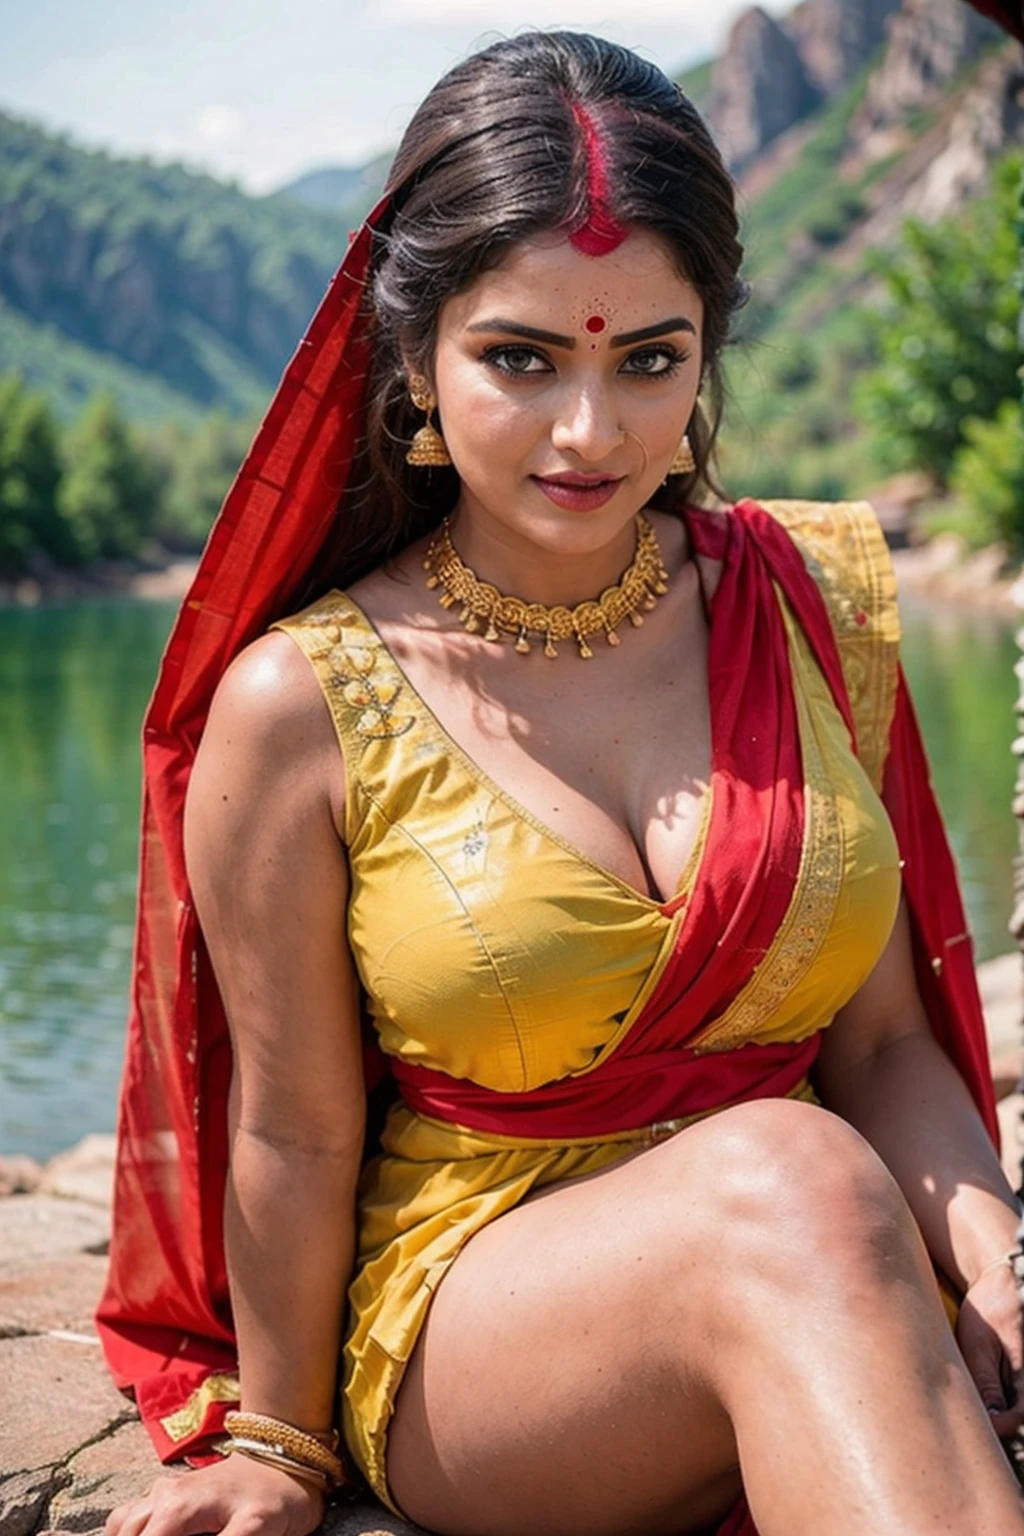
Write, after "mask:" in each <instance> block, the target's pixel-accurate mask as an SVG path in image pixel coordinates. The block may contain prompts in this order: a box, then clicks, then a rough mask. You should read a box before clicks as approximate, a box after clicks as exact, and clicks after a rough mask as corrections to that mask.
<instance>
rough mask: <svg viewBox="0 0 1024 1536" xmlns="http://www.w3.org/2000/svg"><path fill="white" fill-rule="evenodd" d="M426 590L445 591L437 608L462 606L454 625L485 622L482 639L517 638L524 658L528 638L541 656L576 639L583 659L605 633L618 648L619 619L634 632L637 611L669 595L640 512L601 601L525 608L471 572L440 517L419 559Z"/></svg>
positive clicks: (474, 626) (472, 628)
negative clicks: (540, 647)
mask: <svg viewBox="0 0 1024 1536" xmlns="http://www.w3.org/2000/svg"><path fill="white" fill-rule="evenodd" d="M423 569H424V570H425V571H426V572H427V586H428V587H430V588H431V590H432V591H433V590H434V589H435V588H437V587H442V588H443V589H444V590H443V591H442V593H441V596H440V598H439V599H438V601H439V602H440V604H441V607H442V608H454V606H455V604H456V603H461V604H462V610H461V612H460V613H459V615H458V618H459V623H460V624H461V625H462V627H463V629H465V630H467V631H468V632H469V634H471V635H472V634H476V632H477V631H478V630H479V628H480V624H481V621H482V620H484V621H486V625H487V627H486V629H485V630H484V639H485V640H500V639H501V638H502V635H503V634H506V635H515V636H516V650H517V651H518V652H519V653H520V655H522V656H525V655H526V654H527V652H529V651H530V650H532V649H533V647H532V646H531V645H530V642H529V640H528V639H527V638H526V637H527V635H528V634H531V633H532V634H537V635H542V636H543V637H544V655H545V656H557V655H558V652H557V650H556V649H555V644H554V642H555V641H556V640H570V639H571V640H575V641H576V644H577V646H578V648H579V653H580V655H581V656H583V657H589V656H592V655H593V654H594V653H593V651H592V650H591V649H590V646H589V645H588V644H587V639H588V637H589V636H591V635H596V634H600V633H601V632H602V631H603V633H604V637H605V639H606V640H607V641H608V644H609V645H619V644H621V640H620V637H619V636H618V635H617V634H616V633H615V631H616V630H617V629H618V627H619V625H620V624H621V623H622V622H623V620H624V619H629V621H630V623H631V624H633V625H634V626H635V627H636V628H639V627H640V625H641V624H642V623H643V622H644V619H643V613H642V612H641V611H640V610H641V609H643V610H645V611H648V612H649V611H650V609H652V608H653V607H654V605H655V603H656V602H657V600H658V598H659V597H662V596H664V594H665V593H666V592H667V591H668V572H667V571H666V569H665V565H664V562H663V560H662V558H661V550H660V549H659V548H658V540H657V537H656V536H655V532H654V529H653V528H652V527H651V525H650V523H649V522H648V521H647V519H646V517H644V515H643V513H642V512H638V513H637V515H636V554H635V555H634V556H633V561H632V564H631V565H630V566H629V568H628V569H627V570H626V571H624V572H623V574H622V576H621V578H620V579H619V581H618V583H617V584H616V585H615V586H614V587H605V589H604V591H603V592H602V593H601V595H600V597H598V598H593V599H590V600H588V601H587V602H585V603H577V604H576V606H575V608H567V607H565V606H564V605H563V604H561V603H558V604H556V605H555V606H554V607H552V608H549V607H548V606H547V605H546V604H545V603H526V602H524V601H523V599H522V598H521V597H509V596H507V595H506V594H505V593H503V592H499V591H498V589H497V587H492V586H491V584H490V582H487V581H481V580H480V579H479V577H478V576H477V575H476V572H475V571H472V570H470V568H469V566H468V565H466V564H465V563H464V562H463V561H462V559H460V557H459V554H458V551H457V550H456V548H455V546H454V544H453V543H452V537H451V526H450V524H449V522H448V519H447V518H445V520H444V522H443V523H442V524H441V526H440V528H439V529H438V531H437V533H436V534H435V536H434V538H433V539H432V541H431V543H430V544H429V546H428V548H427V553H426V555H425V557H424V560H423Z"/></svg>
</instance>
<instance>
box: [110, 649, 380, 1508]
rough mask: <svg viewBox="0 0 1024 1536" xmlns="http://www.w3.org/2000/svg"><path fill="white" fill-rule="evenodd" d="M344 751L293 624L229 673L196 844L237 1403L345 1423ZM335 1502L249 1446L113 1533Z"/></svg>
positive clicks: (191, 858)
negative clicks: (214, 1044)
mask: <svg viewBox="0 0 1024 1536" xmlns="http://www.w3.org/2000/svg"><path fill="white" fill-rule="evenodd" d="M343 804H344V785H343V766H342V762H341V757H340V753H339V750H338V744H337V740H336V738H335V735H334V731H333V728H332V726H331V722H330V717H329V715H328V712H327V709H326V706H325V705H324V702H323V699H322V696H321V694H320V690H319V687H318V685H317V683H316V680H315V678H314V675H313V673H312V671H311V669H310V667H309V664H308V662H307V661H306V660H305V658H304V657H303V656H302V655H301V653H300V652H299V651H298V650H297V649H296V648H295V646H294V645H293V643H292V642H291V641H290V640H288V639H287V637H286V636H284V635H271V636H267V637H265V638H263V639H261V640H259V641H257V642H256V644H255V645H253V646H251V647H250V648H249V649H248V650H247V651H246V652H245V653H244V654H243V655H242V656H241V657H240V658H239V659H238V660H237V661H236V662H235V663H234V665H233V666H232V667H231V668H230V670H229V671H228V673H227V674H226V675H225V677H224V679H223V681H222V682H221V684H220V686H219V688H218V690H217V694H216V696H215V699H214V702H213V706H212V708H211V712H210V717H209V721H208V723H207V726H206V730H205V732H204V735H203V740H202V744H201V746H200V749H199V753H198V756H197V759H196V763H195V768H194V770H193V774H192V778H191V782H190V785H189V793H188V801H187V806H186V817H185V854H186V863H187V868H188V873H189V879H190V883H191V885H192V889H193V892H194V895H195V901H196V907H197V911H198V915H199V919H200V922H201V925H202V929H203V934H204V937H205V940H206V943H207V945H208V948H209V952H210V956H211V959H212V962H213V966H214V969H215V972H216V976H217V981H218V984H219V987H220V990H221V993H222V995H223V998H224V1003H225V1007H226V1010H227V1015H228V1021H229V1024H230V1029H231V1038H232V1045H233V1050H234V1077H233V1082H232V1091H231V1101H230V1108H229V1116H230V1127H229V1130H230V1172H229V1179H228V1187H227V1195H226V1208H225V1239H226V1252H227V1261H228V1270H229V1276H230V1282H231V1296H232V1304H233V1309H234V1318H235V1326H236V1331H237V1336H238V1350H239V1363H240V1376H241V1384H242V1406H243V1408H245V1409H246V1410H249V1411H254V1412H259V1413H265V1414H270V1415H271V1416H273V1417H275V1418H280V1419H284V1420H286V1421H288V1422H289V1423H292V1424H294V1425H296V1426H298V1427H300V1428H304V1429H307V1430H312V1431H320V1430H325V1429H327V1428H329V1426H330V1425H331V1424H332V1423H333V1421H334V1418H335V1401H336V1398H335V1393H336V1376H337V1363H338V1353H339V1346H340V1339H341V1328H342V1318H343V1311H344V1298H345V1289H346V1285H347V1282H348V1278H349V1272H350V1270H351V1267H352V1260H353V1251H354V1239H355V1186H356V1180H357V1177H358V1172H359V1166H360V1161H361V1156H362V1145H363V1127H364V1098H363V1080H362V1064H361V1052H360V1043H359V1024H358V1011H357V1001H356V985H355V979H354V975H353V966H352V960H351V955H350V953H349V950H348V946H347V943H346V938H345V933H346V922H345V909H346V902H347V895H348V874H347V864H346V859H345V854H344V849H343V846H342V843H341V839H340V836H339V831H340V829H341V818H342V807H343ZM322 1514H323V1499H322V1496H321V1495H320V1494H319V1493H318V1492H317V1490H316V1489H315V1488H314V1487H313V1486H312V1485H311V1484H309V1483H304V1482H301V1481H299V1480H298V1479H296V1478H293V1477H292V1476H290V1475H289V1474H288V1473H287V1472H284V1471H281V1470H278V1469H277V1468H275V1467H270V1466H266V1465H264V1464H262V1463H259V1462H255V1461H252V1460H250V1459H248V1458H244V1457H240V1456H231V1457H229V1458H228V1459H227V1460H226V1461H224V1462H221V1463H218V1464H215V1465H213V1466H210V1467H206V1468H203V1469H202V1470H201V1471H199V1472H195V1473H192V1474H190V1475H189V1476H187V1477H184V1478H182V1477H176V1478H173V1479H163V1480H160V1481H158V1483H157V1485H156V1487H155V1488H154V1490H153V1492H152V1493H151V1494H150V1495H149V1496H148V1498H146V1499H143V1500H139V1501H136V1502H135V1503H133V1504H130V1505H125V1506H122V1508H120V1509H119V1510H116V1511H115V1512H114V1514H113V1515H112V1516H111V1520H110V1522H109V1525H108V1532H109V1533H110V1536H141V1533H142V1532H143V1531H145V1532H146V1536H192V1533H196V1532H202V1531H207V1532H209V1531H221V1530H224V1529H225V1528H230V1531H231V1536H256V1533H263V1536H305V1533H306V1532H308V1531H310V1530H312V1529H313V1528H314V1526H316V1525H317V1524H318V1523H319V1521H320V1519H321V1517H322Z"/></svg>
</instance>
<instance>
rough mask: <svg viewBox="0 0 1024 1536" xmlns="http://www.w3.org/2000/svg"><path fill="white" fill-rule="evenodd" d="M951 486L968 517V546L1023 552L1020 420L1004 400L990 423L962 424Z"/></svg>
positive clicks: (1023, 437) (1014, 404)
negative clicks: (970, 532)
mask: <svg viewBox="0 0 1024 1536" xmlns="http://www.w3.org/2000/svg"><path fill="white" fill-rule="evenodd" d="M964 439H965V441H964V446H963V447H962V448H961V449H960V451H959V452H958V454H957V456H956V460H955V463H954V465H953V471H952V474H951V475H950V485H951V486H952V488H953V490H954V491H955V493H956V494H957V496H958V497H959V499H960V501H961V502H962V503H963V505H964V507H965V509H966V510H967V512H968V514H969V516H970V527H971V529H972V530H973V536H972V542H975V543H984V544H988V543H995V542H996V541H999V540H1005V542H1006V543H1007V544H1009V545H1010V546H1011V548H1014V549H1017V550H1020V549H1022V548H1024V416H1022V412H1021V406H1020V403H1019V402H1018V401H1016V400H1005V401H1004V402H1003V404H1002V405H1001V406H1000V407H999V410H998V412H997V413H996V417H995V420H994V421H984V420H982V419H980V418H978V417H973V418H972V419H971V420H969V421H967V422H965V423H964Z"/></svg>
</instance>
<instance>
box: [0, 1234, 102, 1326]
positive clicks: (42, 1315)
mask: <svg viewBox="0 0 1024 1536" xmlns="http://www.w3.org/2000/svg"><path fill="white" fill-rule="evenodd" d="M106 1270H107V1261H106V1259H105V1258H103V1257H102V1256H101V1255H99V1254H92V1253H71V1254H62V1255H60V1256H58V1257H57V1258H53V1259H45V1260H43V1261H42V1262H41V1263H34V1264H28V1265H25V1266H24V1267H23V1268H21V1269H16V1268H12V1269H11V1270H10V1271H8V1272H0V1339H3V1338H14V1337H17V1336H18V1335H21V1334H27V1333H49V1332H51V1331H52V1330H54V1329H61V1330H64V1331H69V1332H72V1333H83V1334H91V1333H92V1332H93V1331H94V1330H93V1320H92V1319H93V1313H94V1312H95V1310H96V1302H97V1300H98V1299H99V1294H100V1291H101V1290H102V1288H103V1281H104V1277H105V1275H106Z"/></svg>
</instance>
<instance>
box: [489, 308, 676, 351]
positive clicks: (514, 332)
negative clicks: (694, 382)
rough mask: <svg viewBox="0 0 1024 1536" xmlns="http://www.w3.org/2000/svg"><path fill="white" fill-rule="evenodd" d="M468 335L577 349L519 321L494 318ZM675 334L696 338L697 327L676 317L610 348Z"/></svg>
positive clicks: (614, 340)
mask: <svg viewBox="0 0 1024 1536" xmlns="http://www.w3.org/2000/svg"><path fill="white" fill-rule="evenodd" d="M466 329H467V331H473V332H480V331H500V332H501V333H502V334H503V335H505V336H522V337H523V339H524V340H526V341H543V342H547V344H548V346H551V347H565V348H566V349H567V350H571V349H572V348H573V347H575V345H576V338H575V337H574V336H561V335H559V334H558V332H557V331H541V330H538V329H537V328H536V326H532V325H520V323H519V322H518V321H517V320H504V319H501V318H500V317H499V316H495V317H494V319H492V320H478V321H477V322H476V324H475V325H468V326H467V327H466ZM672 331H689V333H690V335H691V336H696V334H697V327H696V326H695V325H694V323H693V321H692V320H688V319H687V318H686V316H685V315H674V316H673V317H672V319H671V320H659V321H658V323H657V324H656V325H645V326H644V327H643V329H642V330H639V331H623V332H622V334H621V335H619V336H612V337H611V340H610V345H611V346H613V347H630V346H632V345H633V343H634V342H637V341H653V339H654V338H655V337H656V336H667V335H669V334H670V332H672Z"/></svg>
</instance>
